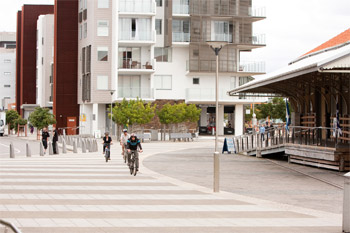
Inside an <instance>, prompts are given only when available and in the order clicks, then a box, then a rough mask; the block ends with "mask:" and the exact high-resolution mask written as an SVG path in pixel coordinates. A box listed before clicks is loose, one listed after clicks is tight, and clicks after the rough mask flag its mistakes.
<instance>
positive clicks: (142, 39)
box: [119, 29, 156, 46]
mask: <svg viewBox="0 0 350 233" xmlns="http://www.w3.org/2000/svg"><path fill="white" fill-rule="evenodd" d="M155 38H156V31H155V30H151V29H149V30H147V31H142V32H141V31H138V32H136V31H120V32H119V45H130V44H132V45H138V46H143V45H152V44H155Z"/></svg>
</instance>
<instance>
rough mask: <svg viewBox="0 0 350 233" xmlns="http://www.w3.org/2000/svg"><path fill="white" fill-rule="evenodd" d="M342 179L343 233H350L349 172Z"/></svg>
mask: <svg viewBox="0 0 350 233" xmlns="http://www.w3.org/2000/svg"><path fill="white" fill-rule="evenodd" d="M344 178H345V179H344V202H343V232H345V233H350V172H348V173H346V174H345V175H344Z"/></svg>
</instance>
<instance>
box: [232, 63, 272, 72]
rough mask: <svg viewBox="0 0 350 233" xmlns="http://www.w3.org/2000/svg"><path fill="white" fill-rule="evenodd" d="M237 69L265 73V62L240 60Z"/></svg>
mask: <svg viewBox="0 0 350 233" xmlns="http://www.w3.org/2000/svg"><path fill="white" fill-rule="evenodd" d="M238 71H239V72H251V73H265V71H266V67H265V62H263V61H260V62H256V61H240V62H239V68H238Z"/></svg>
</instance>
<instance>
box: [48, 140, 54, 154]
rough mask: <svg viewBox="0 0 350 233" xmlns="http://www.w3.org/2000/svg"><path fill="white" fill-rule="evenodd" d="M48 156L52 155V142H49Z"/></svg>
mask: <svg viewBox="0 0 350 233" xmlns="http://www.w3.org/2000/svg"><path fill="white" fill-rule="evenodd" d="M48 143H49V155H53V147H52V142H51V141H49V142H48Z"/></svg>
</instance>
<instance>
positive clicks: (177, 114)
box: [157, 103, 201, 125]
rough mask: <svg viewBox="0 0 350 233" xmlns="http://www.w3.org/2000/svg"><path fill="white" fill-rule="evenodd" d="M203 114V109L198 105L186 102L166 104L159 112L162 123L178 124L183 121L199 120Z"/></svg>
mask: <svg viewBox="0 0 350 233" xmlns="http://www.w3.org/2000/svg"><path fill="white" fill-rule="evenodd" d="M200 114H201V109H199V108H197V106H196V105H194V104H190V105H187V104H185V103H179V104H174V105H170V104H165V105H164V106H163V108H162V109H161V110H159V111H158V112H157V115H158V117H159V121H160V123H162V124H165V125H169V124H177V123H183V122H197V121H198V120H199V117H200Z"/></svg>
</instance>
